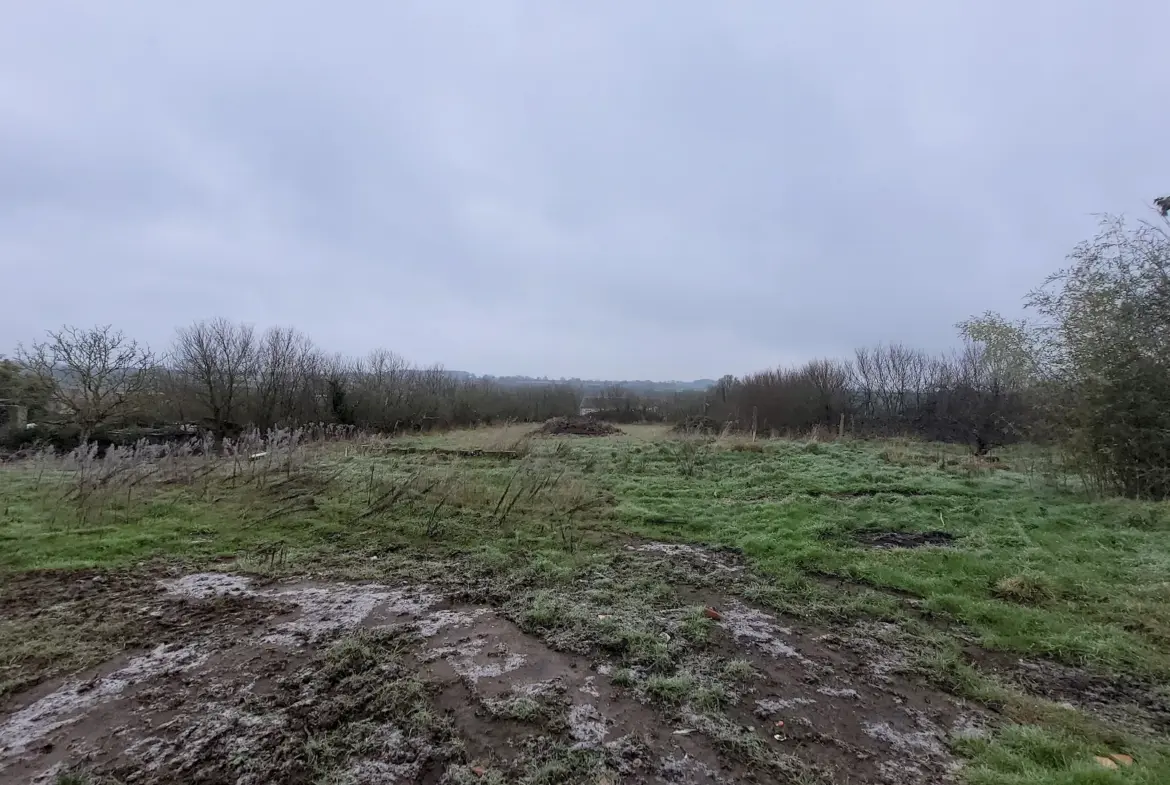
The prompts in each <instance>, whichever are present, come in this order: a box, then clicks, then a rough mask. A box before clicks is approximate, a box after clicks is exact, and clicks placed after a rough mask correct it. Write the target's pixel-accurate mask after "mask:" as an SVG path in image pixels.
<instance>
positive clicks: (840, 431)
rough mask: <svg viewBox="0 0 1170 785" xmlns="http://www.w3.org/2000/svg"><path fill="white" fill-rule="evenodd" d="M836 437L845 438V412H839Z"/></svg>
mask: <svg viewBox="0 0 1170 785" xmlns="http://www.w3.org/2000/svg"><path fill="white" fill-rule="evenodd" d="M837 438H838V439H844V438H845V412H841V422H840V424H839V425H838V426H837Z"/></svg>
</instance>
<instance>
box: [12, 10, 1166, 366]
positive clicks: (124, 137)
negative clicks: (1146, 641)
mask: <svg viewBox="0 0 1170 785" xmlns="http://www.w3.org/2000/svg"><path fill="white" fill-rule="evenodd" d="M1168 31H1170V3H1167V2H1165V0H1116V2H1101V1H1100V0H1094V1H1093V2H1088V1H1086V0H1081V1H1079V2H1078V1H1076V0H1074V1H1073V2H1068V1H1067V0H1066V1H1065V2H1055V0H1031V2H1024V3H1021V2H1018V1H1017V2H1013V3H1008V2H1006V0H990V1H989V0H951V1H950V2H938V0H929V1H928V0H886V1H885V2H864V0H818V2H816V3H799V4H796V3H781V2H777V0H758V1H757V2H752V1H750V0H736V1H735V2H717V1H715V0H703V1H702V2H700V1H699V0H670V2H667V0H654V1H651V0H645V1H643V2H631V1H630V0H620V1H619V0H602V1H600V2H599V1H598V0H589V2H585V1H584V0H576V1H575V2H568V1H567V0H530V1H525V0H463V1H462V2H449V1H444V0H420V1H418V2H406V1H404V0H394V1H393V2H374V1H373V0H370V1H369V2H364V1H363V2H357V1H351V2H346V3H336V4H326V3H321V2H312V3H310V2H290V0H280V1H279V2H261V1H260V0H249V1H248V2H223V1H221V0H202V1H201V2H198V3H177V2H169V3H168V2H153V3H143V2H138V1H137V0H134V1H131V0H102V2H80V0H79V1H78V2H74V3H63V2H55V1H54V0H35V1H31V0H0V267H2V268H3V270H2V271H3V273H4V274H5V278H4V281H5V284H4V285H2V286H0V288H6V285H7V284H10V283H13V282H16V284H17V285H16V286H15V287H14V289H16V291H14V292H5V293H4V294H3V295H2V302H0V351H8V350H9V349H10V348H11V347H12V346H14V345H15V344H16V343H17V342H18V341H25V342H27V341H29V340H30V339H34V338H36V337H37V336H38V334H40V333H42V331H43V330H44V329H46V328H49V327H54V326H59V325H61V324H63V323H69V324H79V325H91V324H95V323H107V322H110V323H113V324H115V325H116V326H118V327H121V328H122V329H124V330H125V331H126V332H128V333H131V334H133V335H134V336H136V337H139V338H141V339H143V340H146V341H149V342H150V343H151V344H153V345H160V346H161V345H163V344H166V343H167V342H169V340H170V338H171V336H172V335H173V331H174V328H175V327H176V326H177V325H180V324H184V323H189V322H191V321H193V320H196V319H200V318H206V317H213V316H226V317H229V318H231V319H234V320H243V321H248V322H252V323H254V324H256V325H257V326H261V327H264V326H269V325H273V324H290V325H294V326H297V327H299V328H301V329H302V330H304V331H305V332H307V333H309V334H310V335H311V336H312V337H313V338H314V339H315V340H316V341H317V343H318V344H320V345H321V346H323V347H324V348H326V349H329V350H331V351H342V352H346V353H364V352H366V351H368V350H370V349H372V348H375V347H378V346H385V347H387V348H391V349H393V350H395V351H398V352H399V353H401V354H403V355H404V356H406V357H407V358H409V359H411V360H413V361H417V362H441V363H443V364H444V365H446V366H447V367H449V368H457V369H463V370H469V371H473V372H476V373H496V374H510V373H521V374H531V375H549V376H562V375H564V376H586V377H604V378H659V379H669V378H683V379H691V378H697V377H714V376H719V375H721V374H723V373H729V372H730V373H737V374H738V373H743V372H747V371H752V370H758V369H761V368H764V367H768V366H774V365H777V364H781V363H787V362H793V361H799V360H803V359H807V358H810V357H815V356H822V355H837V354H845V353H848V352H851V350H852V348H853V347H854V346H857V345H861V344H872V343H876V342H878V341H883V340H884V341H895V340H896V341H904V342H907V343H912V344H915V345H920V346H924V347H927V348H941V347H944V346H946V345H947V344H949V343H950V342H951V341H952V338H953V335H954V329H953V325H954V323H955V322H956V321H957V320H959V319H961V318H963V317H966V316H968V315H970V314H972V313H976V312H980V311H983V310H985V309H988V308H991V309H998V310H1002V311H1004V312H1007V313H1017V312H1018V310H1019V304H1020V298H1021V295H1023V294H1024V293H1025V292H1026V290H1027V289H1029V288H1030V287H1031V286H1033V285H1034V284H1036V283H1038V282H1039V281H1040V280H1041V279H1042V278H1043V277H1044V275H1045V274H1046V273H1048V272H1050V271H1052V270H1053V269H1055V268H1056V267H1058V266H1060V265H1061V264H1062V261H1063V257H1064V254H1065V253H1066V252H1067V251H1068V250H1069V249H1070V248H1071V246H1072V245H1073V244H1074V243H1075V242H1076V241H1078V240H1079V239H1082V238H1084V237H1086V236H1088V235H1089V234H1090V233H1091V232H1092V229H1093V223H1094V218H1093V217H1092V214H1093V213H1099V212H1125V213H1128V214H1132V215H1134V216H1135V217H1144V216H1145V215H1146V214H1147V209H1148V208H1147V207H1146V205H1147V204H1149V202H1150V200H1152V199H1153V198H1154V197H1156V196H1160V195H1162V194H1163V193H1166V192H1170V165H1168V164H1170V147H1168V145H1167V140H1168V138H1170V137H1168V129H1170V65H1168V62H1167V56H1166V51H1167V49H1166V41H1167V33H1168ZM14 274H15V275H14Z"/></svg>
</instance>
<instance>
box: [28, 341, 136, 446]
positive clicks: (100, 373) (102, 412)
mask: <svg viewBox="0 0 1170 785" xmlns="http://www.w3.org/2000/svg"><path fill="white" fill-rule="evenodd" d="M47 335H48V338H47V340H44V341H40V342H37V343H34V344H32V346H30V347H28V348H25V347H24V346H20V347H19V348H18V349H17V352H16V357H17V360H18V362H19V363H20V364H21V366H22V367H23V368H24V370H25V371H26V372H27V373H29V374H30V375H32V376H33V377H34V378H36V379H37V381H38V382H39V384H40V386H41V387H42V388H43V389H45V390H48V392H49V402H50V406H51V407H53V408H56V409H57V410H58V412H60V413H61V414H62V415H64V416H65V418H66V419H67V420H68V421H69V422H70V423H72V424H74V425H76V426H77V427H78V429H79V430H80V432H81V433H80V436H81V440H82V442H86V441H88V440H89V438H90V436H92V435H93V432H94V431H95V430H96V429H97V428H100V427H102V426H106V425H109V424H111V423H113V422H116V421H117V420H119V419H121V418H124V417H126V416H128V415H129V414H131V413H132V412H133V410H134V408H135V407H136V406H140V405H141V404H142V398H143V395H144V394H145V393H146V391H147V390H148V389H149V385H150V375H149V373H148V371H150V369H151V368H152V367H153V365H154V354H153V353H152V352H151V351H150V349H149V348H147V347H146V346H143V345H141V344H139V343H138V342H137V341H135V340H133V339H132V338H128V337H126V335H125V334H124V333H122V331H121V330H115V329H113V327H111V326H110V325H104V326H97V327H91V328H79V327H68V326H66V327H62V328H61V329H60V330H55V331H54V330H50V331H49V332H48V333H47Z"/></svg>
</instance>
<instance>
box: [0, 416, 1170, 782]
mask: <svg viewBox="0 0 1170 785" xmlns="http://www.w3.org/2000/svg"><path fill="white" fill-rule="evenodd" d="M628 430H629V431H630V433H628V434H627V435H625V436H621V437H617V438H610V439H571V440H542V439H532V440H527V439H523V431H522V429H516V428H512V429H510V430H508V429H504V430H501V429H495V430H492V429H480V430H476V431H466V432H458V433H452V434H446V435H442V436H439V437H427V438H416V439H409V440H401V441H400V442H399V444H400V445H402V446H407V447H411V448H418V450H419V451H417V452H397V451H396V452H390V451H386V450H379V449H378V448H377V447H376V446H366V447H363V448H360V449H359V448H357V447H347V446H343V445H338V446H334V447H329V448H312V450H313V452H312V453H311V454H310V455H308V456H307V457H306V458H305V459H304V460H303V461H302V462H301V464H298V465H297V466H295V467H294V466H291V465H290V466H289V467H287V468H286V469H285V470H283V471H282V470H281V469H280V467H276V468H275V469H273V470H271V471H270V472H269V473H268V474H265V475H263V476H260V477H252V478H250V479H244V478H240V477H237V479H236V480H235V481H230V480H228V479H225V478H223V477H219V476H217V475H215V474H212V475H209V476H208V477H203V478H197V479H192V480H191V481H190V482H185V481H183V482H177V483H171V484H160V483H154V482H143V483H141V484H138V485H135V486H134V487H133V488H130V489H129V490H126V489H124V488H120V487H119V488H105V489H100V490H96V491H93V492H92V493H91V494H90V495H89V497H88V499H87V501H86V503H85V504H84V505H82V504H80V503H79V502H77V501H76V500H75V499H72V498H70V497H69V496H68V493H69V491H70V489H71V488H73V487H74V485H75V478H74V477H72V476H70V475H68V474H64V473H60V472H54V471H47V472H46V471H42V470H40V469H36V470H34V469H31V468H30V469H25V468H21V467H19V466H17V467H6V468H4V469H2V470H0V571H9V572H22V571H27V570H32V569H41V568H79V567H102V568H105V567H128V566H130V567H132V566H134V565H137V564H139V563H142V562H152V561H159V560H165V561H171V562H182V563H184V564H186V565H190V566H197V565H201V564H211V563H219V562H218V560H222V559H224V558H229V557H230V558H232V559H235V560H236V563H235V568H237V569H239V568H243V569H249V570H255V571H267V572H283V573H297V572H302V571H305V570H307V569H308V568H310V567H311V568H312V569H313V570H314V571H315V572H321V571H331V572H334V573H337V574H339V575H345V576H352V577H384V576H386V575H387V574H394V573H409V574H411V575H415V576H421V577H431V576H441V575H443V574H445V573H447V572H448V571H449V570H450V569H451V566H450V565H451V564H453V563H457V564H459V565H460V566H459V570H461V571H462V573H461V574H463V575H465V576H467V577H466V580H467V581H468V582H469V583H470V582H473V581H478V582H479V583H482V584H484V585H486V586H488V588H486V589H485V591H488V592H493V593H495V597H496V599H497V600H498V602H500V603H501V604H506V606H507V607H508V608H509V609H510V611H511V612H512V614H513V616H514V618H515V619H516V620H517V621H518V622H519V623H521V625H522V626H523V627H524V628H525V629H527V630H529V631H533V632H537V633H539V634H540V635H542V636H543V637H545V638H546V639H547V640H549V641H550V642H551V643H553V644H554V645H556V646H557V647H558V648H561V649H563V650H568V651H573V650H585V649H586V648H588V647H590V646H599V647H600V648H601V649H602V650H603V651H606V652H608V653H609V654H611V655H613V656H615V657H616V658H617V661H618V662H619V664H620V666H621V668H620V670H619V671H617V672H616V673H615V676H614V679H613V680H614V682H615V683H617V684H620V685H625V686H629V687H632V688H635V689H637V690H639V691H641V692H642V693H644V694H645V695H647V696H649V697H650V698H652V699H653V700H654V701H655V702H658V703H660V704H664V705H678V704H679V703H681V702H682V701H684V700H686V699H688V698H693V696H694V695H695V694H697V695H699V696H701V701H702V703H703V708H704V709H710V710H711V711H717V710H718V709H719V708H720V707H721V706H722V705H723V704H724V703H725V702H726V700H727V698H728V696H727V693H726V688H725V686H724V685H734V684H737V683H742V682H748V681H750V680H751V679H752V678H753V672H752V669H751V666H750V663H747V662H743V661H739V662H734V661H733V662H732V663H730V664H727V665H726V666H725V669H724V670H723V671H722V672H721V674H720V675H719V677H718V678H715V679H714V680H711V679H706V678H702V679H699V680H698V681H696V680H695V679H693V678H692V675H691V674H688V673H687V672H686V670H685V669H682V668H681V666H682V664H683V652H684V651H685V650H687V649H685V647H701V646H702V645H703V644H704V642H705V641H706V640H707V637H708V635H709V629H710V624H709V620H708V619H706V618H705V617H704V616H703V614H702V609H701V608H699V607H692V608H688V609H685V611H684V615H683V616H681V617H680V619H679V627H678V628H676V629H675V630H674V635H675V638H674V639H672V638H671V637H670V636H666V637H664V636H663V634H662V633H663V632H664V631H663V630H658V629H655V628H653V627H651V626H648V625H646V624H642V623H641V622H640V621H638V619H639V609H641V608H644V607H646V606H647V605H648V604H649V605H654V606H656V607H666V606H667V605H668V604H670V603H671V602H672V601H673V600H672V599H671V596H670V587H669V585H668V581H669V579H668V577H667V576H664V575H661V574H654V573H653V572H644V573H640V574H633V575H631V574H623V573H622V571H621V570H622V567H621V565H622V564H623V563H624V562H623V561H622V559H623V558H625V557H624V556H623V546H624V545H625V544H627V543H628V542H630V540H631V538H648V539H653V540H666V541H675V542H687V543H704V544H710V545H721V546H729V547H731V548H735V549H738V550H739V551H740V552H741V553H742V554H743V556H744V557H745V558H746V560H747V561H748V563H749V565H750V566H751V567H752V568H753V570H754V571H755V573H756V574H757V575H759V576H761V580H759V581H757V582H755V583H753V584H752V585H750V586H748V587H745V594H746V595H747V596H748V597H749V599H751V600H753V601H755V602H758V603H766V604H768V605H771V606H772V607H774V608H776V609H778V610H781V611H784V612H786V613H790V614H793V615H795V616H798V617H802V618H807V619H815V620H819V621H821V622H825V621H829V620H833V619H850V618H858V617H866V616H876V617H880V618H885V619H891V620H898V621H900V622H902V623H904V624H905V629H906V630H908V631H909V632H907V634H908V635H918V636H919V641H920V644H921V647H922V651H923V652H924V657H926V658H927V659H930V658H934V663H933V666H931V667H933V669H934V670H933V672H934V673H935V674H937V675H938V677H939V678H940V679H943V680H949V684H948V686H949V688H951V689H953V690H955V691H957V692H960V693H962V694H967V695H969V696H972V697H976V698H991V697H994V698H995V699H996V700H997V701H1003V700H1007V702H1008V704H1010V705H1009V709H1011V716H1014V717H1017V718H1019V717H1025V718H1028V717H1029V716H1030V717H1031V718H1030V719H1026V720H1025V721H1022V722H1023V724H1021V725H1019V726H1012V727H1009V728H1007V729H1004V730H1002V731H1001V732H999V733H998V735H996V736H994V737H993V738H992V739H990V740H982V741H978V742H970V743H968V744H967V745H966V746H965V748H964V750H963V752H964V753H965V754H966V755H968V756H969V757H970V758H971V759H972V764H971V766H970V767H969V768H968V772H967V773H968V779H969V780H970V782H972V783H976V784H977V785H983V784H984V783H993V782H994V783H1007V785H1014V784H1015V783H1019V784H1020V785H1023V783H1029V784H1031V783H1042V784H1044V785H1093V784H1094V783H1101V784H1105V783H1122V782H1126V783H1143V784H1144V783H1154V782H1167V781H1170V774H1168V772H1170V762H1168V760H1170V758H1168V757H1167V752H1166V748H1165V747H1161V746H1158V745H1148V746H1146V747H1143V748H1142V754H1141V756H1140V757H1139V756H1136V755H1135V757H1138V759H1139V765H1138V766H1135V767H1134V768H1133V769H1132V770H1127V771H1121V772H1111V771H1107V770H1105V769H1101V768H1100V767H1096V766H1095V764H1093V762H1092V755H1093V754H1101V752H1102V751H1105V752H1107V751H1109V750H1103V749H1102V744H1105V743H1106V742H1116V741H1117V740H1119V739H1120V738H1121V737H1120V736H1110V735H1109V734H1108V733H1103V732H1102V731H1101V729H1100V728H1097V727H1095V726H1093V724H1092V723H1091V722H1080V721H1077V722H1064V721H1063V720H1062V719H1061V717H1060V716H1058V715H1055V714H1053V713H1052V712H1051V711H1049V710H1047V709H1040V708H1037V706H1036V705H1034V704H1030V703H1027V702H1026V701H1018V700H1017V702H1016V703H1015V704H1012V700H1015V699H1011V698H1007V699H1005V698H1004V696H1003V695H998V694H997V695H995V696H991V695H990V694H989V693H990V692H993V691H994V690H992V689H991V688H990V687H988V685H987V683H986V682H985V681H984V680H983V679H982V677H981V676H980V675H979V674H976V673H974V672H973V671H972V670H971V669H970V668H969V666H966V665H965V664H963V663H962V662H960V661H959V660H960V658H959V657H958V655H957V654H956V652H958V651H959V649H960V647H961V645H962V644H963V643H964V642H965V641H964V640H960V638H957V637H955V636H962V637H963V638H965V637H966V636H970V637H971V638H972V639H973V640H974V641H975V642H977V643H979V644H980V645H982V646H983V647H986V648H989V649H999V650H1003V651H1005V652H1011V653H1014V654H1019V655H1024V656H1032V657H1050V658H1053V659H1056V660H1059V661H1062V662H1065V663H1069V664H1075V665H1085V666H1090V667H1092V668H1094V669H1098V670H1106V671H1115V672H1121V673H1129V674H1134V675H1136V676H1139V677H1142V678H1151V679H1158V680H1162V681H1165V680H1167V679H1170V580H1168V578H1167V576H1168V575H1170V506H1168V505H1167V504H1164V503H1163V504H1159V503H1148V502H1136V501H1131V500H1124V499H1098V498H1089V497H1088V496H1086V495H1085V494H1084V493H1082V492H1080V491H1079V490H1078V485H1077V483H1076V482H1075V481H1074V480H1072V479H1071V478H1068V477H1064V476H1062V475H1060V474H1059V472H1057V471H1055V470H1053V469H1052V466H1053V464H1052V462H1051V461H1048V460H1047V459H1046V458H1045V453H1044V452H1043V451H1042V450H1039V449H1037V448H1028V449H1026V448H1018V449H1014V450H1011V451H1007V452H1005V454H1004V457H1003V460H1002V462H1000V463H998V464H990V465H989V464H985V463H976V462H973V461H972V460H971V459H969V458H968V457H966V456H964V455H963V453H962V451H961V450H958V449H956V448H951V447H944V446H937V445H929V444H916V443H913V442H904V441H903V442H892V441H891V442H874V443H863V442H842V443H805V442H800V441H780V440H775V441H773V440H761V441H759V442H747V441H745V440H740V439H719V440H713V439H681V440H679V439H666V438H664V437H663V434H662V430H661V429H648V428H641V429H639V428H631V429H628ZM430 447H439V448H442V449H445V450H468V449H491V450H504V451H513V452H515V453H517V457H516V458H509V457H507V456H489V457H472V458H465V457H460V456H458V455H452V454H450V453H434V454H432V453H429V452H427V451H426V450H427V449H429V448H430ZM395 489H399V490H401V493H400V494H399V495H397V496H395V494H396V493H397V491H396V490H395ZM386 498H392V499H393V504H389V505H383V506H382V507H379V502H378V500H379V499H386ZM877 530H881V531H899V532H926V531H932V530H942V531H945V532H948V533H950V534H952V535H954V537H955V538H956V539H955V542H954V544H953V545H952V546H951V547H945V548H918V549H879V548H873V547H868V546H863V545H861V544H859V543H858V541H857V539H856V537H857V535H858V534H859V533H862V532H867V531H877ZM583 582H587V583H588V585H589V587H590V588H589V590H588V592H585V593H581V592H580V591H579V586H580V585H582V583H583ZM568 588H572V591H568V590H567V589H568ZM0 595H2V590H0ZM908 599H913V600H916V602H913V603H910V602H908V601H907V600H908ZM676 604H677V603H676ZM938 623H941V625H942V626H941V627H937V626H936V627H931V625H932V624H934V625H937V624H938ZM14 624H16V623H15V622H9V621H5V620H2V619H0V640H4V639H5V638H6V637H8V638H11V636H14V635H18V634H27V633H28V632H29V630H31V629H32V628H29V627H28V625H27V623H24V622H22V624H25V626H24V627H19V628H18V627H16V626H13V625H14ZM915 625H918V626H917V627H916V626H915ZM914 630H918V632H914ZM29 645H30V644H29V642H28V641H24V642H23V643H21V644H20V646H22V647H26V648H27V647H28V646H29ZM50 645H51V644H50ZM2 648H3V647H0V649H2ZM5 652H8V653H9V655H10V656H15V655H13V654H12V653H11V652H12V649H11V648H9V649H5V650H4V651H0V659H3V657H4V656H5ZM21 656H23V655H21ZM631 669H636V670H631ZM929 670H930V668H924V672H925V671H929ZM636 671H637V672H640V673H644V674H648V675H647V676H646V677H645V678H642V677H641V676H638V677H635V672H636ZM522 708H524V707H522ZM1078 716H1079V715H1078ZM728 738H729V739H731V740H730V741H728V744H731V745H732V746H734V745H735V744H739V743H740V742H738V741H735V740H734V738H733V737H732V736H728ZM745 754H746V753H745ZM541 760H543V762H542V763H541V764H540V766H538V767H537V768H536V769H534V770H533V771H532V772H531V773H530V776H529V780H528V781H531V782H544V781H553V780H554V779H556V777H557V776H560V775H561V773H563V770H564V769H566V768H568V769H574V768H576V767H587V766H592V765H594V762H593V761H591V760H588V759H587V758H579V757H578V756H575V755H568V756H566V755H562V754H560V752H558V753H557V754H555V755H553V754H550V755H549V756H548V757H547V758H543V759H541ZM541 767H543V768H541Z"/></svg>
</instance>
